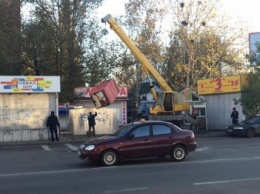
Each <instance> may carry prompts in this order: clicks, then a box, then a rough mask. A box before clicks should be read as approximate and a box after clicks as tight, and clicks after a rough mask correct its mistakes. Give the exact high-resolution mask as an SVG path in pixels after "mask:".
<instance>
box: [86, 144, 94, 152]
mask: <svg viewBox="0 0 260 194" xmlns="http://www.w3.org/2000/svg"><path fill="white" fill-rule="evenodd" d="M84 149H85V150H87V151H91V150H94V149H95V146H94V145H89V146H86V147H85V148H84Z"/></svg>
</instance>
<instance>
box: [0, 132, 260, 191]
mask: <svg viewBox="0 0 260 194" xmlns="http://www.w3.org/2000/svg"><path fill="white" fill-rule="evenodd" d="M197 142H198V149H197V150H196V151H195V152H192V153H190V155H188V157H187V158H186V160H185V161H184V162H179V163H177V162H173V161H172V160H171V159H170V158H165V159H157V158H152V159H151V158H150V159H144V160H135V161H127V162H122V163H120V164H119V165H118V166H115V167H100V166H98V165H96V164H85V163H84V162H82V161H80V160H79V159H78V156H77V151H76V150H77V146H79V144H78V143H66V144H65V143H64V144H55V143H54V144H51V145H25V146H11V147H0V154H1V160H0V193H1V194H2V193H3V194H9V193H10V194H17V193H19V194H23V193H24V194H35V193H37V194H45V193H46V194H52V193H53V194H54V193H55V194H74V193H75V194H81V193H82V194H83V193H84V194H92V193H93V194H106V193H112V194H117V193H118V194H132V193H135V194H136V193H141V194H157V193H160V194H184V193H187V194H188V193H189V194H190V193H196V194H197V193H198V194H219V193H228V194H245V193H247V194H254V193H257V194H258V193H259V189H260V173H259V172H260V165H259V163H260V151H259V150H260V137H257V138H252V139H249V138H240V137H229V136H221V137H209V138H197Z"/></svg>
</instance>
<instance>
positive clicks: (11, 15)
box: [0, 0, 22, 75]
mask: <svg viewBox="0 0 260 194" xmlns="http://www.w3.org/2000/svg"><path fill="white" fill-rule="evenodd" d="M19 9H20V1H19V0H13V1H0V75H20V74H21V73H22V71H21V70H22V68H21V53H20V48H21V44H20V39H21V34H20V12H19Z"/></svg>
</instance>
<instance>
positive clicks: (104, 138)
mask: <svg viewBox="0 0 260 194" xmlns="http://www.w3.org/2000/svg"><path fill="white" fill-rule="evenodd" d="M115 139H118V137H115V136H110V135H106V136H102V137H96V138H93V139H90V140H87V141H85V142H84V144H98V143H106V142H109V141H113V140H115Z"/></svg>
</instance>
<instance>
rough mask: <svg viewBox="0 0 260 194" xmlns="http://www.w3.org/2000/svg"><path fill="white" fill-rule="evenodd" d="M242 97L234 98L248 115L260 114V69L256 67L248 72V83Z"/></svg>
mask: <svg viewBox="0 0 260 194" xmlns="http://www.w3.org/2000/svg"><path fill="white" fill-rule="evenodd" d="M242 91H243V92H242V95H241V99H234V102H235V104H241V105H242V107H243V113H244V114H245V115H247V116H253V115H256V114H260V100H259V99H260V69H259V68H256V69H255V71H252V72H250V73H249V74H248V84H247V86H245V87H243V90H242Z"/></svg>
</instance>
